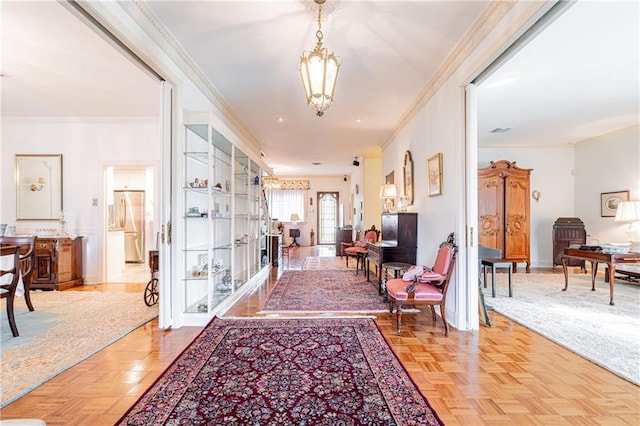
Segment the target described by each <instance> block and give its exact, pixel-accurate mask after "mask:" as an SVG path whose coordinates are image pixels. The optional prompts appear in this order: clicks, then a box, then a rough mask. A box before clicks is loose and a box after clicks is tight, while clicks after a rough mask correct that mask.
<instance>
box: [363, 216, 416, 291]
mask: <svg viewBox="0 0 640 426" xmlns="http://www.w3.org/2000/svg"><path fill="white" fill-rule="evenodd" d="M367 250H368V253H369V254H368V259H369V262H370V263H373V264H374V265H375V266H376V267H377V270H378V279H379V280H380V279H382V264H383V263H385V262H403V263H408V264H410V265H415V264H416V252H417V250H418V213H383V214H382V237H381V241H380V242H377V243H367Z"/></svg>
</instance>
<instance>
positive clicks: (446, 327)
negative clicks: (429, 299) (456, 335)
mask: <svg viewBox="0 0 640 426" xmlns="http://www.w3.org/2000/svg"><path fill="white" fill-rule="evenodd" d="M440 315H442V322H443V323H444V336H445V337H448V336H449V323H448V322H447V314H446V313H445V309H444V305H440Z"/></svg>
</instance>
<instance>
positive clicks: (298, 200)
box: [271, 189, 307, 222]
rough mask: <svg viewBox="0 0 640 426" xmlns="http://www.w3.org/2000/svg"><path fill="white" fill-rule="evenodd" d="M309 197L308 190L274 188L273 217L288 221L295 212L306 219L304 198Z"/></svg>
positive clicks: (272, 195) (272, 199)
mask: <svg viewBox="0 0 640 426" xmlns="http://www.w3.org/2000/svg"><path fill="white" fill-rule="evenodd" d="M306 198H307V190H302V189H287V190H282V189H280V190H274V191H272V193H271V217H272V218H273V219H277V220H279V221H284V222H288V221H289V219H290V218H291V215H292V214H293V213H297V214H298V216H300V220H301V221H304V213H305V209H304V200H306Z"/></svg>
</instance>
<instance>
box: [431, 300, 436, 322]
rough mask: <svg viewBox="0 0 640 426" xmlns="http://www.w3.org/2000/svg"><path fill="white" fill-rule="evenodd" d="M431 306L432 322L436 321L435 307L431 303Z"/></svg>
mask: <svg viewBox="0 0 640 426" xmlns="http://www.w3.org/2000/svg"><path fill="white" fill-rule="evenodd" d="M429 307H430V308H431V319H432V320H433V322H434V324H435V322H436V309H435V308H434V307H433V305H430V306H429Z"/></svg>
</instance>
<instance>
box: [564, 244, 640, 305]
mask: <svg viewBox="0 0 640 426" xmlns="http://www.w3.org/2000/svg"><path fill="white" fill-rule="evenodd" d="M570 259H578V260H585V261H587V262H590V263H591V291H596V273H597V272H598V263H606V264H607V267H608V268H609V271H610V274H609V304H610V305H614V303H613V288H614V285H615V276H616V265H619V264H621V263H640V253H604V252H602V251H592V250H580V249H572V248H566V249H564V256H562V270H563V272H564V288H563V289H562V291H567V288H568V286H569V274H568V272H567V263H568V261H569V260H570Z"/></svg>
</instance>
